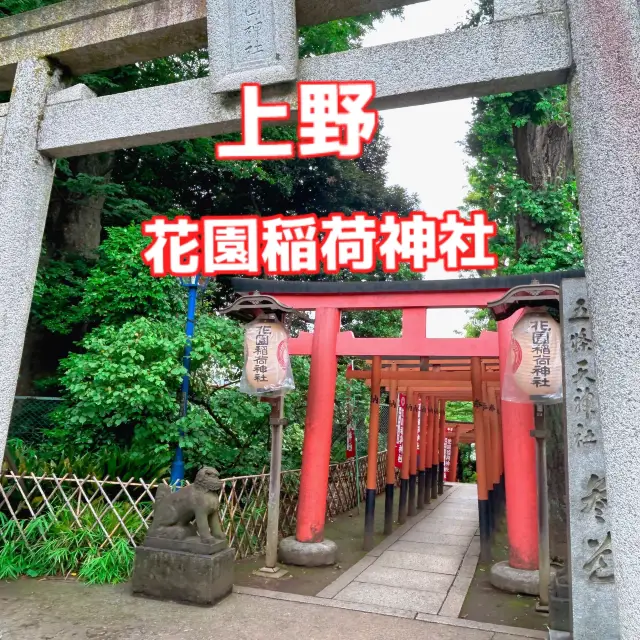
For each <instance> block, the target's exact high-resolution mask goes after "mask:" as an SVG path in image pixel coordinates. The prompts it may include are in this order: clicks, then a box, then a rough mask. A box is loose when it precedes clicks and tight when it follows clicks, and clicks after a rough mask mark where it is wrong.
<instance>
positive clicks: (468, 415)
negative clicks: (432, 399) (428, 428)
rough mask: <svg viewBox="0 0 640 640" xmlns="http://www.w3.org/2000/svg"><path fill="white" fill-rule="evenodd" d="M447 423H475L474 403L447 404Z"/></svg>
mask: <svg viewBox="0 0 640 640" xmlns="http://www.w3.org/2000/svg"><path fill="white" fill-rule="evenodd" d="M446 414H447V422H467V423H469V424H472V423H473V403H471V402H447V408H446Z"/></svg>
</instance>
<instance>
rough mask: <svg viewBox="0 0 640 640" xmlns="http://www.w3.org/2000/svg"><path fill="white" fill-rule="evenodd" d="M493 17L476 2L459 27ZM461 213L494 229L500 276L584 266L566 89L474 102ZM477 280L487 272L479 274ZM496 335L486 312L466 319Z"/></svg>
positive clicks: (473, 329)
mask: <svg viewBox="0 0 640 640" xmlns="http://www.w3.org/2000/svg"><path fill="white" fill-rule="evenodd" d="M492 16H493V0H477V2H476V6H475V8H474V9H473V10H472V11H470V12H469V14H468V16H467V21H466V23H465V25H462V27H461V28H468V27H475V26H478V25H481V24H484V23H486V22H487V21H488V20H490V19H491V17H492ZM466 150H467V153H468V154H469V155H470V156H471V157H472V158H473V160H474V162H473V164H472V165H471V166H470V168H469V170H468V175H469V184H470V186H471V190H470V193H469V195H468V197H467V199H466V206H467V208H468V209H470V210H471V209H484V210H486V211H487V212H488V213H489V217H490V218H491V219H492V220H494V221H495V222H496V223H497V225H498V235H497V237H496V238H495V239H493V240H492V242H491V243H490V248H491V250H492V251H493V252H494V253H496V254H497V256H498V263H499V264H498V269H497V273H499V274H525V273H539V272H548V271H556V270H563V269H571V268H577V267H581V266H582V265H583V249H582V237H581V231H580V214H579V209H578V198H577V189H576V181H575V176H574V168H573V145H572V139H571V122H570V118H569V113H568V108H567V93H566V87H565V86H560V87H552V88H549V89H544V90H532V91H520V92H516V93H504V94H500V95H494V96H486V97H484V98H480V99H478V100H476V101H475V104H474V111H473V120H472V122H471V126H470V129H469V133H468V135H467V139H466ZM479 275H480V276H486V275H491V274H487V273H480V274H479ZM482 330H491V331H495V330H496V326H495V322H494V321H493V320H492V319H491V314H490V313H488V312H487V311H486V310H480V311H478V312H475V313H473V314H471V316H470V321H469V322H468V323H467V325H466V326H465V330H464V333H465V334H466V335H467V336H468V337H477V336H478V335H479V334H480V331H482Z"/></svg>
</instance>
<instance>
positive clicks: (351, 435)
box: [347, 427, 356, 460]
mask: <svg viewBox="0 0 640 640" xmlns="http://www.w3.org/2000/svg"><path fill="white" fill-rule="evenodd" d="M355 457H356V430H355V429H354V428H353V427H349V428H348V429H347V460H348V459H349V458H355Z"/></svg>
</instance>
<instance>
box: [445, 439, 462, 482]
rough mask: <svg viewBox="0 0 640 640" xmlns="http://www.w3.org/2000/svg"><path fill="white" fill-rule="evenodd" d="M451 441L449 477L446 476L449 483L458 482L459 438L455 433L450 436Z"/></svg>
mask: <svg viewBox="0 0 640 640" xmlns="http://www.w3.org/2000/svg"><path fill="white" fill-rule="evenodd" d="M452 438H453V439H452V441H451V458H449V475H448V476H447V478H448V480H449V482H458V455H459V451H460V448H459V442H460V436H459V435H458V433H457V430H456V433H455V434H454V435H453V436H452Z"/></svg>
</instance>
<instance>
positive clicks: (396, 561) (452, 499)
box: [318, 485, 480, 618]
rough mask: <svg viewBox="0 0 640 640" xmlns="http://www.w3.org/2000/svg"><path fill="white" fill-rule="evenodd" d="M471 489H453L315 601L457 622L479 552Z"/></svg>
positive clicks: (457, 487)
mask: <svg viewBox="0 0 640 640" xmlns="http://www.w3.org/2000/svg"><path fill="white" fill-rule="evenodd" d="M477 530H478V503H477V494H476V487H475V485H454V486H453V487H451V488H450V489H448V490H447V491H446V492H445V494H444V495H443V496H441V497H440V498H438V500H437V501H435V502H432V503H431V504H430V505H427V507H426V509H425V511H423V512H422V513H421V514H418V515H417V516H415V517H414V518H412V519H411V520H410V521H409V522H407V524H406V525H405V526H403V527H401V528H400V529H398V530H397V531H396V532H395V533H394V534H393V535H392V536H390V537H389V538H387V539H386V540H385V542H384V543H383V544H381V545H379V546H378V547H377V548H376V549H374V550H373V551H372V552H371V553H370V554H368V555H367V556H366V557H365V558H363V560H361V561H360V562H359V563H358V564H356V565H355V566H354V567H352V568H351V569H350V570H349V571H347V572H345V573H344V574H343V575H342V576H340V578H339V579H338V580H336V581H335V582H334V583H332V584H330V585H329V586H328V587H326V588H325V589H323V590H322V591H321V592H320V593H318V597H321V598H331V599H334V600H341V601H345V602H354V603H360V604H369V605H376V606H384V607H392V608H395V609H402V610H405V611H415V612H416V614H422V615H427V616H434V615H438V616H446V617H452V618H457V617H458V615H459V613H460V609H461V608H462V604H463V603H464V599H465V596H466V594H467V591H468V589H469V586H470V584H471V579H472V578H473V575H474V573H475V570H476V566H477V564H478V554H479V552H480V543H479V538H478V537H477V536H476V534H477Z"/></svg>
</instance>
